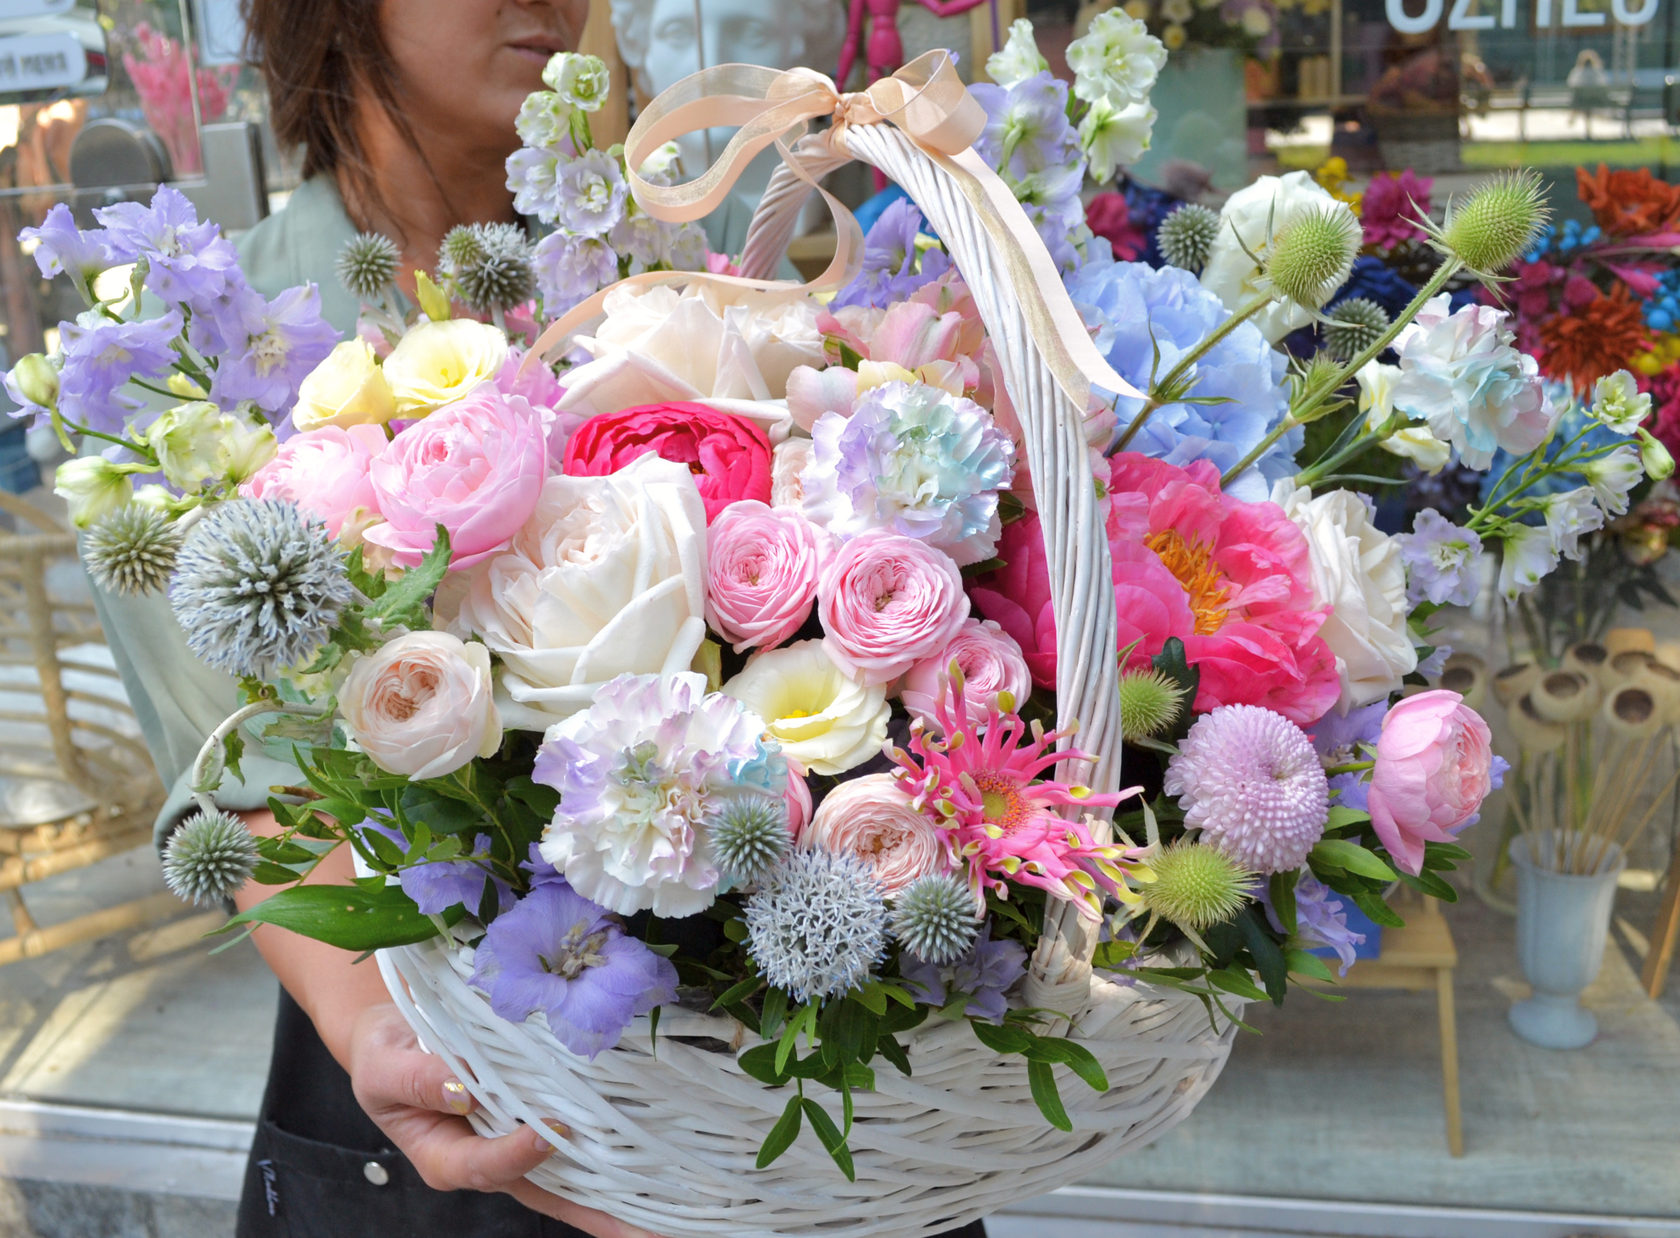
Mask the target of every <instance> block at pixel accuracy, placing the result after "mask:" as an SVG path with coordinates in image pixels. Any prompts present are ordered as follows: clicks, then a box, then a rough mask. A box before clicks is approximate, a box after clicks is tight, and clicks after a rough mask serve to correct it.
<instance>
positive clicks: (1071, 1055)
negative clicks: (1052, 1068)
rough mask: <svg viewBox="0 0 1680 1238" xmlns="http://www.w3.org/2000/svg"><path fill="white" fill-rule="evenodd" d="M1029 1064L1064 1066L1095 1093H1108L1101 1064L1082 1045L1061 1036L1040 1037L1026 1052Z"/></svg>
mask: <svg viewBox="0 0 1680 1238" xmlns="http://www.w3.org/2000/svg"><path fill="white" fill-rule="evenodd" d="M1026 1056H1027V1060H1028V1061H1029V1062H1052V1063H1059V1064H1061V1065H1063V1066H1066V1067H1067V1068H1068V1069H1069V1070H1071V1071H1072V1072H1073V1073H1074V1074H1076V1075H1078V1076H1079V1077H1080V1078H1081V1079H1083V1080H1084V1081H1085V1083H1086V1086H1088V1087H1089V1088H1091V1090H1092V1091H1095V1092H1106V1091H1108V1075H1107V1074H1106V1073H1105V1072H1104V1071H1103V1068H1102V1063H1101V1062H1099V1061H1097V1058H1096V1055H1095V1054H1093V1053H1092V1052H1091V1051H1090V1050H1089V1049H1087V1048H1086V1047H1085V1046H1084V1045H1082V1044H1080V1043H1078V1042H1077V1041H1073V1040H1068V1039H1066V1038H1065V1037H1061V1036H1040V1037H1039V1038H1038V1040H1037V1041H1036V1042H1035V1043H1034V1044H1033V1046H1032V1048H1030V1049H1028V1050H1027V1055H1026Z"/></svg>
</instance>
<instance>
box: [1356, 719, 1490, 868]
mask: <svg viewBox="0 0 1680 1238" xmlns="http://www.w3.org/2000/svg"><path fill="white" fill-rule="evenodd" d="M1491 742H1492V736H1491V735H1490V734H1489V732H1488V725H1487V723H1486V722H1483V721H1482V719H1481V717H1480V715H1478V714H1477V713H1476V711H1475V710H1473V709H1471V708H1470V707H1469V706H1468V705H1466V704H1465V703H1464V698H1463V697H1462V696H1460V695H1459V694H1458V693H1456V692H1448V691H1445V690H1443V689H1436V690H1435V691H1432V692H1420V693H1418V694H1417V695H1416V696H1409V697H1407V698H1406V699H1405V700H1403V701H1401V702H1400V703H1399V704H1398V705H1396V706H1395V707H1394V708H1393V709H1391V710H1389V711H1388V714H1387V716H1385V717H1384V718H1383V724H1382V734H1381V735H1380V736H1379V737H1378V739H1377V764H1376V768H1375V769H1373V770H1372V771H1371V793H1370V800H1369V805H1368V806H1369V808H1370V812H1371V824H1372V825H1373V826H1374V827H1376V831H1377V837H1378V838H1380V839H1382V842H1383V846H1385V847H1387V848H1388V853H1389V854H1390V855H1391V856H1393V857H1394V862H1395V863H1396V864H1397V865H1398V866H1399V867H1400V868H1401V869H1402V870H1403V871H1405V872H1408V873H1412V874H1414V875H1415V874H1417V873H1418V872H1420V871H1422V868H1423V845H1424V844H1425V843H1427V842H1441V843H1445V842H1451V841H1452V840H1453V832H1454V831H1455V830H1459V829H1462V828H1463V827H1464V825H1465V824H1466V823H1467V822H1468V821H1469V820H1470V819H1471V818H1472V817H1473V816H1475V815H1476V813H1477V811H1478V810H1479V809H1480V808H1481V806H1482V801H1483V800H1485V799H1486V798H1487V796H1488V792H1489V791H1491V790H1492V789H1493V749H1492V747H1491V746H1490V745H1491Z"/></svg>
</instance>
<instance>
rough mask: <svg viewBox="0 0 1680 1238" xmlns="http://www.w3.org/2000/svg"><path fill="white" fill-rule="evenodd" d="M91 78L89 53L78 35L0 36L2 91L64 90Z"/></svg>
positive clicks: (5, 92) (0, 78)
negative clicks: (89, 74)
mask: <svg viewBox="0 0 1680 1238" xmlns="http://www.w3.org/2000/svg"><path fill="white" fill-rule="evenodd" d="M86 77H87V53H86V52H85V51H83V50H82V42H81V40H80V39H78V38H77V37H76V36H75V35H73V34H69V33H61V34H12V35H3V36H0V94H7V95H9V94H14V93H20V92H24V91H36V90H60V89H63V88H65V87H68V86H75V85H78V84H80V83H81V82H82V80H83V79H84V78H86Z"/></svg>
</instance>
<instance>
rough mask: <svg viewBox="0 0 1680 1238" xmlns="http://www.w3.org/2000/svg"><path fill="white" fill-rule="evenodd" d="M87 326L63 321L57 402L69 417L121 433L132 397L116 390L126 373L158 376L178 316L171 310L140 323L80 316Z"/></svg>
mask: <svg viewBox="0 0 1680 1238" xmlns="http://www.w3.org/2000/svg"><path fill="white" fill-rule="evenodd" d="M82 319H83V320H84V322H85V323H86V324H88V325H75V326H72V325H71V324H69V323H65V324H63V325H62V326H61V327H60V329H59V350H60V352H61V354H62V357H63V363H64V368H63V369H62V370H61V371H60V372H59V377H58V406H59V408H60V409H62V410H63V411H64V415H65V416H66V417H68V418H70V420H72V421H75V422H78V423H79V424H81V425H84V426H87V427H88V428H89V429H93V430H98V431H99V432H100V433H102V434H121V433H122V429H123V423H124V421H125V419H126V418H127V417H128V415H129V414H130V413H131V412H133V411H134V410H135V409H136V408H139V407H140V404H139V402H138V401H137V400H134V399H132V398H130V397H128V396H123V395H119V394H118V391H119V389H120V388H121V387H122V385H123V384H124V383H126V382H127V381H128V380H129V379H130V378H136V377H139V378H157V377H159V376H160V375H162V374H164V373H166V372H167V371H168V370H169V369H170V367H171V366H173V365H174V363H175V357H176V354H175V348H174V342H175V337H176V336H178V335H179V334H180V333H181V315H180V314H179V313H177V312H175V311H174V310H171V311H170V312H169V313H167V314H164V315H163V316H162V317H160V318H149V319H143V320H142V321H140V322H111V321H109V320H103V319H97V318H94V317H93V316H92V315H91V314H84V315H82Z"/></svg>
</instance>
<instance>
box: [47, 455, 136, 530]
mask: <svg viewBox="0 0 1680 1238" xmlns="http://www.w3.org/2000/svg"><path fill="white" fill-rule="evenodd" d="M148 467H149V466H147V465H144V464H117V463H114V462H113V461H110V460H107V459H106V458H105V457H104V456H78V457H77V458H76V459H74V460H66V461H65V462H64V463H63V464H61V465H59V466H58V471H57V473H56V474H55V475H54V477H53V493H54V494H56V495H58V496H59V497H60V498H62V499H63V500H64V501H65V502H66V503H68V504H69V505H70V523H71V524H73V525H75V526H76V527H77V528H78V529H85V528H87V527H88V526H89V525H91V524H92V523H93V522H94V521H96V520H98V519H99V518H100V517H101V516H105V515H107V514H109V513H110V512H114V511H116V510H117V509H118V508H120V507H123V506H126V505H127V503H128V501H129V499H130V498H131V496H132V495H133V493H134V483H133V482H131V481H130V480H129V477H130V476H131V475H132V474H134V473H144V472H146V471H147V469H148Z"/></svg>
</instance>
